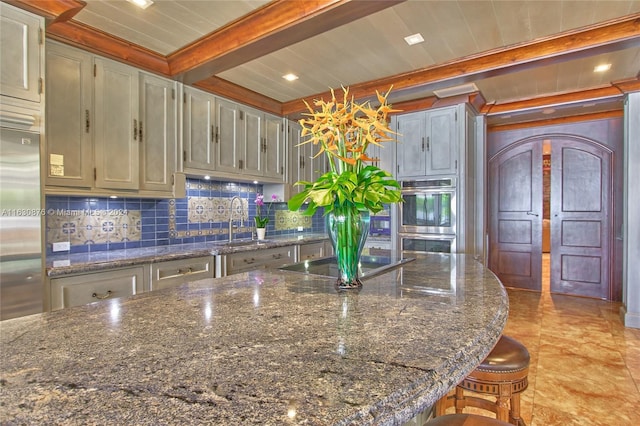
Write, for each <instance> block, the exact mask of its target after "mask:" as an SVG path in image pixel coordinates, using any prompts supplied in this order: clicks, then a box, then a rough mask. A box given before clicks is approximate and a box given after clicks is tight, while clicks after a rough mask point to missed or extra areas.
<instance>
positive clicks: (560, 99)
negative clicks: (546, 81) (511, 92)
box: [480, 85, 623, 116]
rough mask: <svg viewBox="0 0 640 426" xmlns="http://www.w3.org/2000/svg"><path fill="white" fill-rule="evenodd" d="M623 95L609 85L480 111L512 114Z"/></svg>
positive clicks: (490, 114)
mask: <svg viewBox="0 0 640 426" xmlns="http://www.w3.org/2000/svg"><path fill="white" fill-rule="evenodd" d="M622 95H623V93H622V91H621V90H620V89H618V88H617V87H615V86H613V85H610V86H606V87H600V88H597V89H591V90H582V91H579V92H571V93H563V94H559V95H552V96H541V97H539V98H532V99H526V100H521V101H515V102H508V103H504V104H487V105H485V106H484V108H482V110H481V111H480V112H481V113H483V114H486V115H487V116H492V115H499V114H510V113H514V112H522V111H527V110H531V109H539V108H544V107H552V106H557V105H569V104H576V103H584V102H590V101H596V100H603V99H610V98H618V97H621V96H622Z"/></svg>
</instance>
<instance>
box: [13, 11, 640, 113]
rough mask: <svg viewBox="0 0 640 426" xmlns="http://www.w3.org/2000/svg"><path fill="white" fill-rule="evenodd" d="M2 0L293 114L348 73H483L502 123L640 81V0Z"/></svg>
mask: <svg viewBox="0 0 640 426" xmlns="http://www.w3.org/2000/svg"><path fill="white" fill-rule="evenodd" d="M5 1H7V2H9V3H12V4H15V5H17V6H19V7H22V8H25V9H28V10H31V11H34V12H36V13H39V14H41V15H43V16H45V17H47V18H48V27H47V35H48V36H49V37H51V38H54V39H57V40H60V41H63V42H65V43H69V44H72V45H77V46H80V47H83V48H86V49H89V50H92V51H94V52H98V53H101V54H105V55H107V56H110V57H113V58H116V59H120V60H123V61H126V62H130V63H132V64H134V65H137V66H139V67H142V68H145V69H148V70H152V71H154V72H157V73H160V74H163V75H167V76H171V77H173V78H176V79H179V80H181V81H184V82H186V83H187V84H194V85H196V86H198V87H201V88H204V89H206V90H209V91H211V92H214V93H216V94H219V95H222V96H225V97H228V98H232V99H235V100H238V101H240V102H244V103H248V104H251V105H254V106H256V107H259V108H262V109H264V110H267V111H270V112H275V113H279V114H283V115H291V116H294V115H296V114H297V113H298V112H299V111H300V110H301V107H302V106H303V104H302V102H301V99H303V98H306V99H313V98H318V97H320V96H323V95H324V94H326V92H327V89H328V88H329V87H339V86H340V85H345V86H346V85H349V86H351V87H352V91H353V93H354V94H355V95H356V96H358V97H364V96H367V95H370V94H372V93H373V91H374V90H376V89H377V90H386V89H388V87H389V86H390V84H393V85H394V90H393V92H392V96H391V98H390V99H391V101H392V102H394V103H396V105H397V104H402V105H405V106H407V107H409V108H410V107H411V106H412V105H418V106H424V105H429V104H433V103H434V102H437V101H438V98H437V97H435V96H434V90H437V89H443V88H449V87H452V86H458V85H461V84H466V83H475V85H476V86H477V87H478V89H479V90H480V92H481V95H482V97H483V99H484V100H486V104H485V105H484V106H483V107H482V108H483V111H484V112H485V113H487V114H488V116H489V121H490V122H492V123H498V124H499V123H513V122H518V121H529V120H538V119H540V118H541V117H544V118H546V119H548V118H553V117H562V116H566V115H576V114H586V113H594V112H602V111H610V110H620V109H621V105H622V104H621V99H622V94H623V93H624V92H625V91H634V90H640V83H639V82H638V81H639V77H640V76H639V71H640V1H613V0H610V1H569V0H562V1H535V0H528V1H525V0H520V1H502V0H493V1H489V0H486V1H485V0H479V1H462V0H457V1H425V0H408V1H403V0H385V1H350V0H306V1H291V0H275V1H272V2H266V1H264V0H229V1H224V0H204V1H187V0H177V1H167V0H159V1H156V3H155V4H153V5H152V6H150V7H149V8H147V9H146V10H141V9H138V8H136V7H134V6H133V5H132V4H130V3H128V2H125V1H114V0H92V1H89V2H87V3H86V4H85V3H84V2H81V1H78V0H59V1H57V2H54V1H48V2H28V1H26V0H5ZM418 32H419V33H421V34H422V36H423V37H424V39H425V42H424V43H420V44H418V45H414V46H408V45H407V44H406V43H405V41H404V39H403V38H404V37H405V36H407V35H410V34H414V33H418ZM601 63H610V64H612V67H611V69H610V70H609V71H607V72H604V73H594V72H593V69H594V67H595V66H596V65H599V64H601ZM289 72H291V73H294V74H296V75H298V76H299V77H300V78H299V79H298V80H296V81H294V82H287V81H285V80H284V79H283V78H282V76H283V75H284V74H286V73H289ZM551 107H553V109H554V111H552V110H551ZM543 111H544V112H545V114H542V112H543Z"/></svg>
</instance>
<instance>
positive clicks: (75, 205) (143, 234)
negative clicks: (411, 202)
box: [46, 179, 324, 255]
mask: <svg viewBox="0 0 640 426" xmlns="http://www.w3.org/2000/svg"><path fill="white" fill-rule="evenodd" d="M186 185H187V187H186V194H187V196H186V198H179V199H162V200H153V199H146V198H117V199H110V198H87V197H69V196H51V195H50V196H47V197H46V208H47V216H46V232H47V235H46V240H47V255H51V254H53V252H52V243H54V242H66V241H68V242H69V243H70V247H71V249H70V252H71V253H87V252H95V251H105V250H118V249H126V248H139V247H152V246H163V245H169V244H182V243H196V242H206V241H219V240H227V239H228V229H229V207H230V206H229V204H230V202H231V199H232V198H233V197H234V196H238V197H240V199H241V201H242V206H241V205H240V204H241V203H239V202H235V203H234V206H233V213H232V217H233V219H234V225H236V226H239V225H240V220H241V216H243V217H244V220H243V222H242V225H241V226H239V227H238V228H236V230H234V238H250V237H251V235H252V232H253V227H254V222H253V217H254V216H255V214H256V204H255V199H256V195H257V194H259V193H262V185H255V184H247V183H232V182H218V181H210V180H200V179H187V183H186ZM264 196H265V197H264V198H265V199H266V200H270V199H271V194H264ZM266 211H267V209H266V205H265V207H264V208H263V211H262V213H263V214H265V213H266ZM247 212H248V214H247ZM299 229H303V232H307V233H309V232H313V233H317V232H324V218H323V217H322V212H321V211H318V212H316V213H315V215H314V216H313V217H311V218H309V217H305V216H302V215H301V214H300V213H299V212H290V211H288V209H287V204H286V203H285V202H276V203H273V205H272V207H271V209H270V211H269V223H268V225H267V238H269V236H271V237H273V236H280V235H290V234H299V233H300V231H299Z"/></svg>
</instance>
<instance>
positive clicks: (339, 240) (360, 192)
mask: <svg viewBox="0 0 640 426" xmlns="http://www.w3.org/2000/svg"><path fill="white" fill-rule="evenodd" d="M342 91H343V97H342V99H341V100H339V99H337V98H336V95H335V92H334V91H333V89H332V90H331V100H330V101H329V102H325V101H324V100H319V101H315V102H314V105H315V106H316V107H318V108H319V110H318V111H314V110H313V108H312V107H311V106H309V104H308V103H307V102H305V105H306V106H307V109H308V110H309V112H308V113H305V114H304V115H305V116H306V117H307V118H303V119H301V120H300V125H301V126H302V136H303V137H304V136H308V138H307V139H306V140H305V141H304V142H302V144H305V143H313V144H314V145H317V146H318V147H319V148H318V153H317V154H316V156H318V155H322V153H324V154H325V155H326V156H327V159H328V160H329V167H330V170H329V171H328V172H327V173H325V174H323V175H322V176H320V177H319V178H318V179H317V180H316V181H315V182H305V181H300V182H296V185H302V186H304V189H303V190H302V191H301V192H300V193H298V194H297V195H294V196H293V197H291V198H290V199H289V203H288V205H289V210H298V209H299V208H300V207H301V206H302V204H303V203H304V202H305V201H308V202H309V205H308V206H307V208H306V210H305V211H304V213H303V214H305V215H313V214H314V213H315V212H316V210H317V209H318V208H319V207H324V214H325V216H326V217H327V232H328V234H329V239H330V240H331V244H332V245H333V249H334V251H335V254H336V262H337V266H338V274H339V276H338V279H337V281H336V286H337V287H338V289H340V290H344V289H352V288H355V289H357V288H360V287H362V282H361V281H360V280H359V278H358V273H359V271H358V264H359V259H360V254H361V253H362V248H363V247H364V242H365V240H366V239H367V235H368V233H369V220H370V219H369V214H370V212H372V213H377V212H379V211H380V210H382V209H383V208H384V205H385V204H390V203H397V202H399V201H400V200H401V196H400V184H399V183H398V182H397V181H396V180H395V179H393V175H391V173H389V172H387V171H384V170H382V169H380V168H378V167H376V166H374V165H372V164H366V163H367V162H373V161H377V159H376V158H370V157H369V156H367V147H369V145H371V144H373V145H377V146H381V143H382V142H387V141H393V140H394V138H393V137H392V135H393V134H394V133H395V132H393V131H392V130H391V129H390V128H389V125H388V115H389V113H391V112H396V111H397V110H393V109H391V107H390V106H389V105H388V104H387V96H388V95H389V92H387V93H386V94H384V95H381V94H380V93H379V92H377V91H376V95H377V98H378V102H379V103H380V106H378V107H377V108H372V107H371V105H370V102H369V101H366V102H364V103H361V104H358V103H356V102H355V101H354V100H353V98H351V99H349V89H348V88H347V89H345V88H344V87H343V88H342Z"/></svg>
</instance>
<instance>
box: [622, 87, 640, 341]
mask: <svg viewBox="0 0 640 426" xmlns="http://www.w3.org/2000/svg"><path fill="white" fill-rule="evenodd" d="M624 116H625V123H624V125H625V137H624V185H625V188H624V227H623V233H622V237H623V238H624V243H623V247H624V260H623V276H622V303H623V306H622V308H621V310H620V314H621V317H622V321H623V322H624V324H625V325H626V326H627V327H634V328H640V189H638V182H640V92H635V93H630V94H629V95H627V99H626V102H625V114H624Z"/></svg>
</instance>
